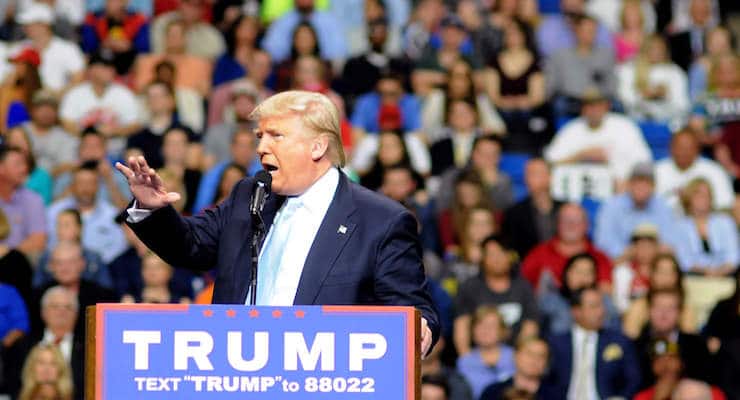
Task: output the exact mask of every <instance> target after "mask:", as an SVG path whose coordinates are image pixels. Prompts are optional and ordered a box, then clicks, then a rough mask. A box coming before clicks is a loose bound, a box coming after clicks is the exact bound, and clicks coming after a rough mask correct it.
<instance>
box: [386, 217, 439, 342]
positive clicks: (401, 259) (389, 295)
mask: <svg viewBox="0 0 740 400" xmlns="http://www.w3.org/2000/svg"><path fill="white" fill-rule="evenodd" d="M416 229H417V224H416V220H414V218H413V217H412V216H411V214H409V213H408V212H407V211H403V212H402V213H400V214H399V215H397V216H396V217H395V218H393V220H391V221H389V223H388V230H387V231H386V233H385V236H384V238H383V240H382V241H381V242H380V244H379V247H378V250H377V253H376V254H377V258H376V260H377V261H376V265H375V294H376V296H377V298H378V299H379V300H380V301H381V302H382V303H383V304H389V305H390V304H392V305H400V306H414V307H416V308H417V309H418V310H419V311H421V314H422V317H424V318H426V320H427V323H428V324H429V328H430V329H431V331H432V335H433V336H432V337H433V344H434V343H436V341H437V338H439V331H440V326H439V318H438V315H437V310H436V309H435V307H434V305H433V304H432V299H431V296H430V294H429V291H428V290H427V282H426V277H425V275H424V266H423V264H422V261H421V244H420V242H419V239H418V235H417V233H416Z"/></svg>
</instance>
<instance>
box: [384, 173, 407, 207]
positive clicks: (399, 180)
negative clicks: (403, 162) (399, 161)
mask: <svg viewBox="0 0 740 400" xmlns="http://www.w3.org/2000/svg"><path fill="white" fill-rule="evenodd" d="M415 188H416V184H415V183H414V179H413V178H412V177H411V173H410V172H409V171H408V170H407V169H402V168H396V169H391V170H389V171H388V172H386V173H385V175H384V177H383V186H382V187H381V190H382V192H383V194H385V195H386V196H388V197H390V198H391V199H393V200H396V201H399V202H400V201H404V200H406V199H407V198H409V196H411V194H413V193H414V189H415Z"/></svg>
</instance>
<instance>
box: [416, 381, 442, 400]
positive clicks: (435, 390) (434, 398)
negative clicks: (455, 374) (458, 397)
mask: <svg viewBox="0 0 740 400" xmlns="http://www.w3.org/2000/svg"><path fill="white" fill-rule="evenodd" d="M421 400H447V396H446V395H445V390H444V388H442V387H441V386H438V385H432V384H429V383H424V384H422V385H421Z"/></svg>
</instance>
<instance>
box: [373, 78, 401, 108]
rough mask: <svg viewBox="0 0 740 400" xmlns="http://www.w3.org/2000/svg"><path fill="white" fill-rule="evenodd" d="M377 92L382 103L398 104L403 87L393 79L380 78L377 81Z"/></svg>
mask: <svg viewBox="0 0 740 400" xmlns="http://www.w3.org/2000/svg"><path fill="white" fill-rule="evenodd" d="M378 94H380V98H381V102H382V103H383V104H398V101H399V100H400V99H401V96H403V87H401V83H400V82H398V81H397V80H395V79H387V78H386V79H381V80H380V81H378Z"/></svg>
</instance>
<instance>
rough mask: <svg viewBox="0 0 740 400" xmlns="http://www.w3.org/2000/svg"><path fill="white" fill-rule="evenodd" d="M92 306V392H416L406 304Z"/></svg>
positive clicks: (164, 395) (298, 395) (172, 395)
mask: <svg viewBox="0 0 740 400" xmlns="http://www.w3.org/2000/svg"><path fill="white" fill-rule="evenodd" d="M88 311H89V312H88V314H91V313H93V312H94V321H93V322H91V320H92V318H91V317H92V315H88V326H89V328H91V329H90V330H89V333H88V335H89V336H88V360H87V361H88V372H89V373H93V368H94V375H95V376H94V377H92V376H90V374H88V376H87V378H88V379H87V384H88V387H87V389H88V391H87V394H88V397H87V398H88V399H90V398H93V397H94V399H96V400H117V399H125V400H131V399H137V400H146V399H157V400H167V399H173V400H175V399H177V400H182V399H197V398H204V399H205V398H207V399H252V398H259V399H273V400H281V399H286V400H288V399H291V400H295V399H317V398H320V399H383V400H394V399H399V400H400V399H404V400H410V399H416V398H418V389H419V388H418V382H417V381H418V376H419V359H418V354H419V350H418V346H419V345H418V343H419V341H418V340H417V335H418V332H417V331H418V329H417V326H418V318H419V317H418V312H417V311H416V310H414V308H412V307H383V306H372V307H365V306H296V307H249V306H237V305H208V306H201V305H126V304H98V305H97V306H96V307H95V310H88ZM93 323H94V327H93V326H92V324H93ZM93 335H94V338H93V337H92V336H93ZM93 340H94V342H93ZM92 343H94V349H93V348H91V345H92ZM93 350H94V351H93ZM93 356H94V359H92V357H93ZM93 365H94V367H93ZM90 385H94V388H93V387H91V386H90Z"/></svg>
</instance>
